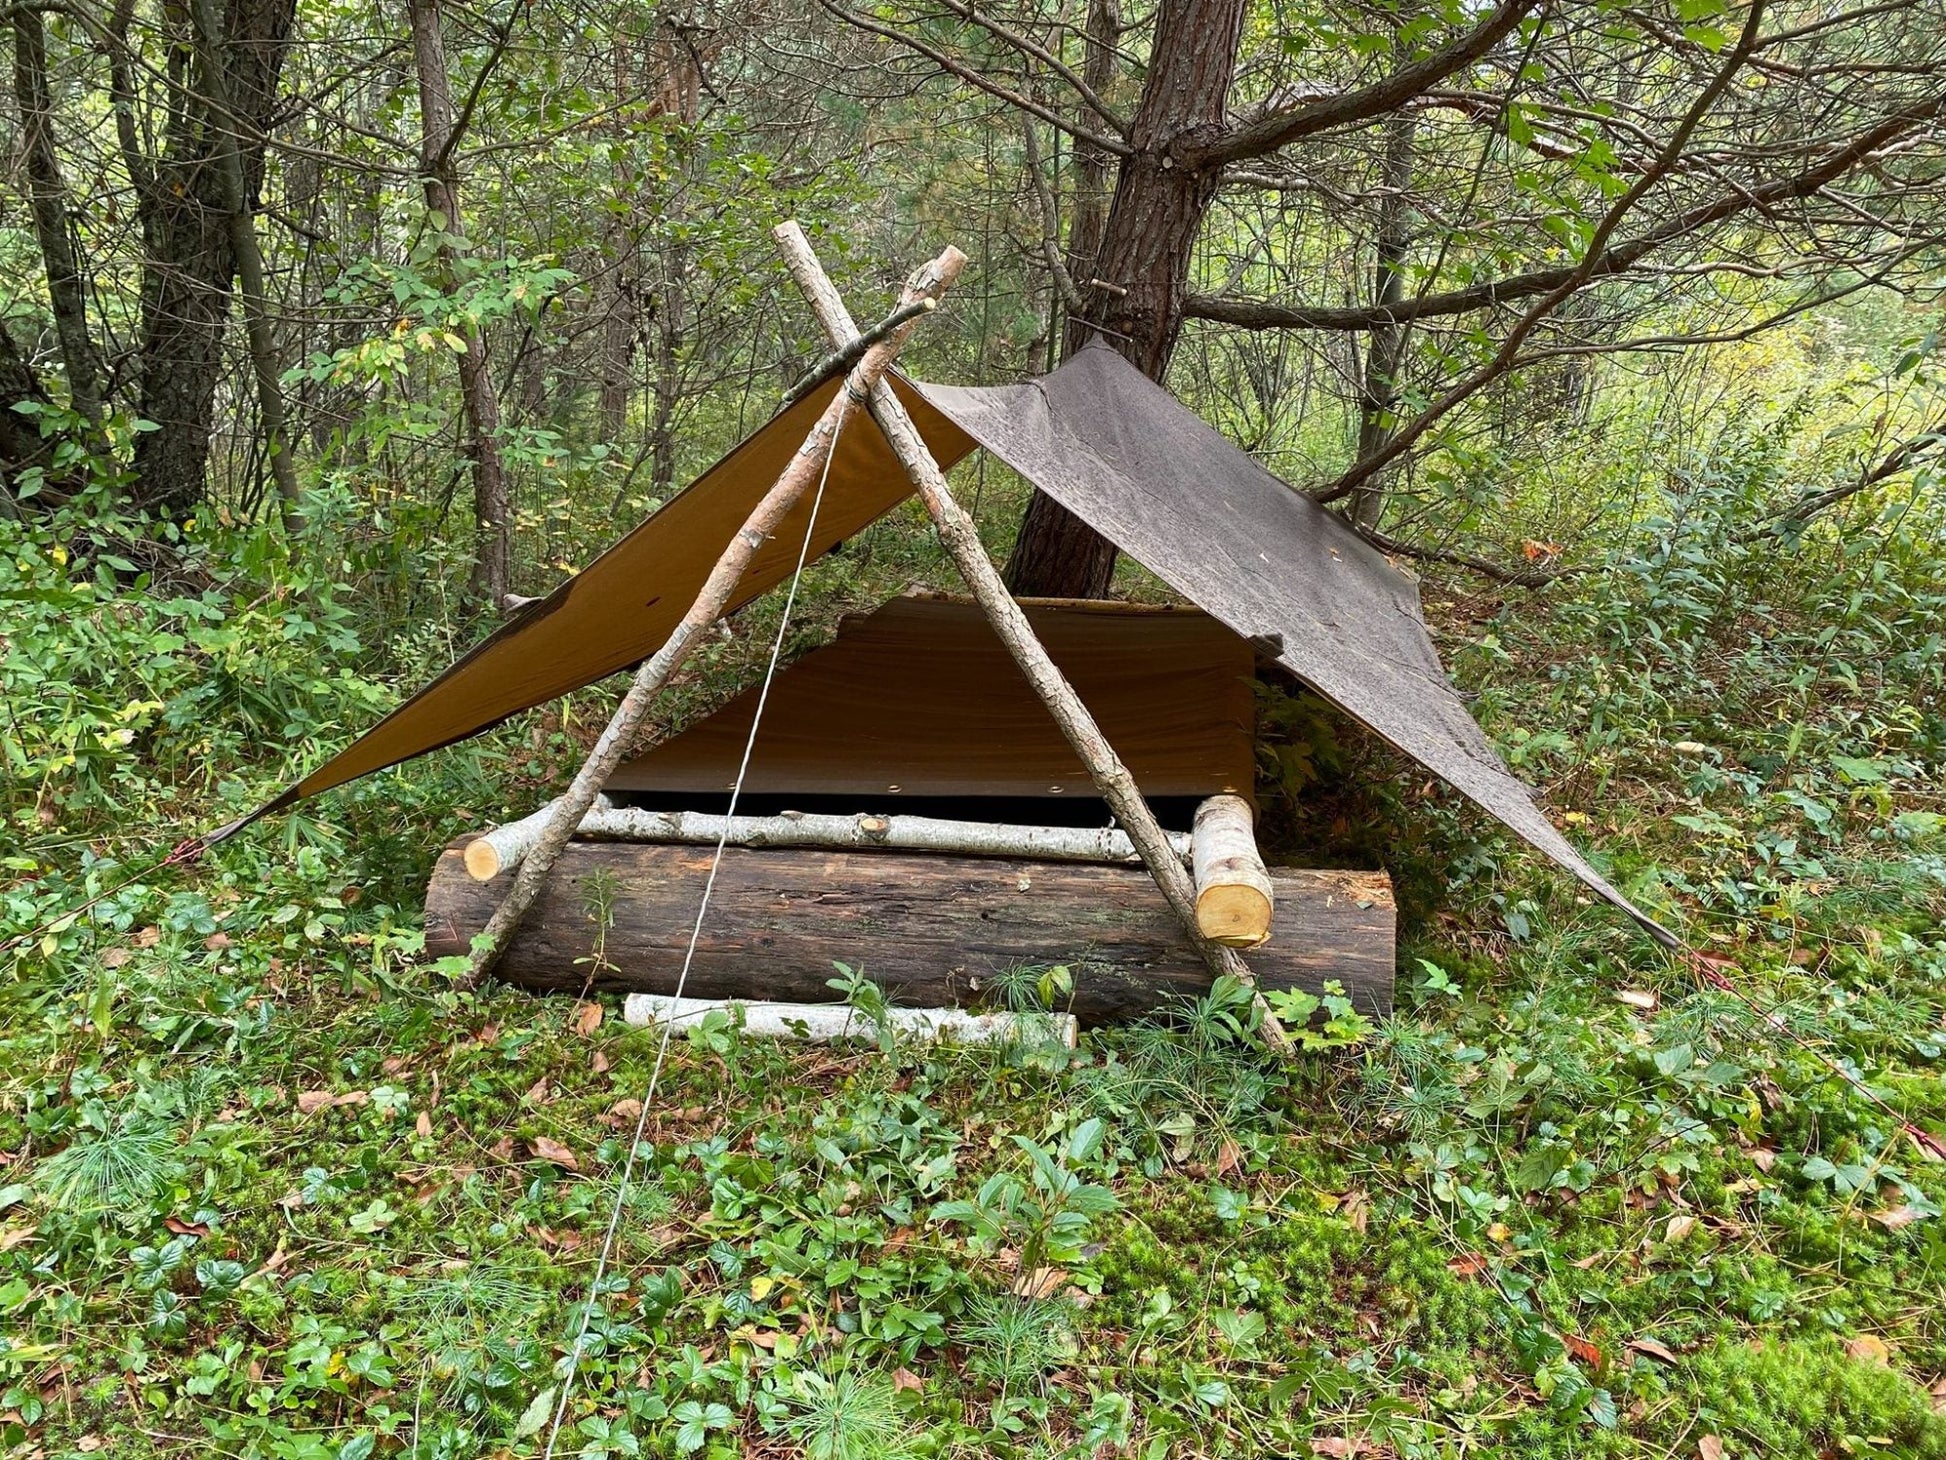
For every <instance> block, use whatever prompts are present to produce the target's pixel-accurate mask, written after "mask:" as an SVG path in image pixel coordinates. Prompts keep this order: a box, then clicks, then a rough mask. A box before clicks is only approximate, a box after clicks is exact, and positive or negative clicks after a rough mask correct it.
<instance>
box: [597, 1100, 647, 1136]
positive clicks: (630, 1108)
mask: <svg viewBox="0 0 1946 1460" xmlns="http://www.w3.org/2000/svg"><path fill="white" fill-rule="evenodd" d="M641 1114H642V1102H641V1101H640V1100H633V1099H631V1100H617V1101H616V1102H615V1103H614V1104H613V1105H611V1106H609V1107H608V1110H607V1113H606V1114H604V1115H603V1116H601V1123H602V1124H603V1125H605V1126H608V1127H610V1128H612V1129H614V1130H620V1129H621V1128H622V1127H623V1126H632V1125H634V1124H635V1122H636V1120H637V1119H639V1118H640V1116H641Z"/></svg>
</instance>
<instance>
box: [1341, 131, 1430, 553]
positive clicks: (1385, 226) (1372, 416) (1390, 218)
mask: <svg viewBox="0 0 1946 1460" xmlns="http://www.w3.org/2000/svg"><path fill="white" fill-rule="evenodd" d="M1417 128H1418V118H1416V117H1415V116H1414V115H1413V114H1412V113H1411V112H1404V111H1402V112H1397V113H1394V114H1393V115H1392V116H1391V117H1388V118H1387V119H1386V123H1385V162H1384V172H1383V176H1382V179H1381V186H1382V187H1383V189H1384V191H1383V193H1382V194H1381V195H1380V198H1379V204H1378V237H1377V240H1376V248H1375V255H1376V257H1375V259H1374V262H1373V278H1372V300H1373V305H1374V308H1375V311H1376V318H1375V320H1374V322H1373V324H1372V327H1371V329H1370V330H1369V331H1368V332H1367V334H1366V336H1365V378H1364V381H1363V383H1362V385H1361V387H1360V390H1359V397H1358V456H1357V459H1358V460H1359V461H1365V460H1367V459H1369V458H1371V457H1373V456H1376V455H1377V454H1378V453H1379V452H1380V451H1382V450H1384V449H1385V443H1386V442H1387V441H1389V440H1391V438H1392V425H1393V420H1394V417H1395V414H1396V412H1397V411H1398V407H1399V367H1400V365H1401V364H1402V363H1403V362H1404V359H1405V338H1406V331H1407V329H1408V326H1407V325H1405V324H1404V323H1402V322H1400V321H1399V320H1397V319H1395V318H1393V317H1392V315H1391V314H1390V312H1389V311H1391V310H1393V309H1396V308H1397V307H1398V304H1399V301H1400V300H1401V299H1403V298H1404V297H1405V261H1406V254H1407V251H1408V250H1409V249H1410V248H1411V246H1412V207H1411V203H1410V200H1409V198H1408V196H1407V189H1408V188H1410V187H1411V186H1412V143H1413V137H1414V135H1415V133H1416V132H1417ZM1387 475H1388V474H1387V473H1384V472H1376V473H1374V474H1373V475H1371V476H1369V477H1367V478H1366V479H1365V481H1364V482H1363V483H1362V484H1361V485H1360V486H1359V488H1358V490H1357V491H1356V492H1354V493H1353V494H1352V501H1351V520H1352V522H1353V523H1354V524H1355V525H1356V526H1358V527H1360V528H1363V529H1366V530H1370V529H1372V528H1375V527H1377V526H1378V524H1379V519H1380V518H1381V517H1383V516H1384V515H1385V493H1386V480H1387Z"/></svg>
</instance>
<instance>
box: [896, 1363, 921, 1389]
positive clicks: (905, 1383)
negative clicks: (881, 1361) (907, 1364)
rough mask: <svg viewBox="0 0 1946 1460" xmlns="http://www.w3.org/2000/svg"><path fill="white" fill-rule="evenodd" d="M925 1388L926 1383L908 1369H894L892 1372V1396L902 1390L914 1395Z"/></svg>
mask: <svg viewBox="0 0 1946 1460" xmlns="http://www.w3.org/2000/svg"><path fill="white" fill-rule="evenodd" d="M925 1387H926V1381H925V1380H924V1379H921V1378H920V1377H919V1376H918V1375H917V1374H915V1373H913V1372H912V1370H910V1369H894V1370H893V1371H892V1392H893V1393H894V1394H897V1393H898V1392H899V1391H900V1390H902V1389H910V1390H911V1391H912V1392H913V1393H914V1394H917V1393H919V1392H921V1391H922V1390H923V1389H924V1388H925Z"/></svg>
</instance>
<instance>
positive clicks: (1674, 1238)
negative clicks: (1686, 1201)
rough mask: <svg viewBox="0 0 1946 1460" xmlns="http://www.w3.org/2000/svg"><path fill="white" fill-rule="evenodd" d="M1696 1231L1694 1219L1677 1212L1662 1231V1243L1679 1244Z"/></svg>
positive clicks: (1685, 1213) (1687, 1214)
mask: <svg viewBox="0 0 1946 1460" xmlns="http://www.w3.org/2000/svg"><path fill="white" fill-rule="evenodd" d="M1695 1230H1696V1219H1695V1218H1694V1217H1692V1216H1691V1215H1690V1214H1689V1213H1688V1212H1677V1213H1676V1214H1675V1215H1674V1216H1673V1217H1671V1218H1670V1219H1669V1223H1668V1225H1667V1226H1665V1227H1664V1228H1663V1229H1662V1240H1663V1241H1664V1242H1680V1241H1682V1239H1683V1238H1685V1237H1687V1236H1688V1235H1689V1234H1690V1233H1691V1232H1693V1231H1695Z"/></svg>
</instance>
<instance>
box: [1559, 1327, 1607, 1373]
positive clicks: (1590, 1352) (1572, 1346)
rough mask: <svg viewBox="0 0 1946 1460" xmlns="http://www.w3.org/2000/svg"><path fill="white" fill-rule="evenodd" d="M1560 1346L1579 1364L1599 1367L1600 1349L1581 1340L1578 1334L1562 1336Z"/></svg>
mask: <svg viewBox="0 0 1946 1460" xmlns="http://www.w3.org/2000/svg"><path fill="white" fill-rule="evenodd" d="M1561 1345H1562V1347H1564V1348H1565V1349H1567V1351H1568V1352H1569V1353H1570V1354H1572V1355H1573V1356H1574V1357H1575V1359H1576V1360H1577V1361H1579V1362H1580V1363H1584V1364H1589V1365H1592V1366H1593V1367H1595V1368H1600V1367H1601V1349H1600V1347H1599V1346H1598V1345H1596V1344H1592V1343H1590V1342H1588V1340H1587V1339H1585V1338H1583V1337H1582V1336H1581V1335H1580V1334H1578V1333H1564V1334H1562V1335H1561Z"/></svg>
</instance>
